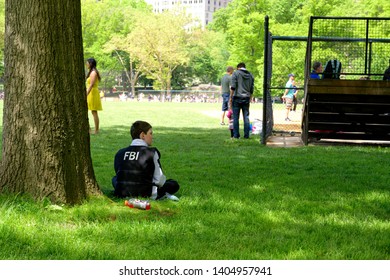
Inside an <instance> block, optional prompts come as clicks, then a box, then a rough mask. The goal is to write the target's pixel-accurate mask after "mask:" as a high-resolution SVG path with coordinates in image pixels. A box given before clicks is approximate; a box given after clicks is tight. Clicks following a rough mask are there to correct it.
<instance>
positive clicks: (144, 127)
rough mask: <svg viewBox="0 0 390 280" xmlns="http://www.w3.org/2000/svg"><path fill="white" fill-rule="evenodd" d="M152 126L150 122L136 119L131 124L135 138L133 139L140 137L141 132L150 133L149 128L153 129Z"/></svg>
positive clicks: (131, 130) (132, 135)
mask: <svg viewBox="0 0 390 280" xmlns="http://www.w3.org/2000/svg"><path fill="white" fill-rule="evenodd" d="M151 128H152V126H151V125H150V124H149V123H148V122H144V121H136V122H134V123H133V124H132V125H131V128H130V135H131V138H133V140H134V139H140V138H139V136H140V134H141V132H143V133H145V134H146V133H148V131H149V129H151Z"/></svg>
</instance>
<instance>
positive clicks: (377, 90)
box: [302, 79, 390, 145]
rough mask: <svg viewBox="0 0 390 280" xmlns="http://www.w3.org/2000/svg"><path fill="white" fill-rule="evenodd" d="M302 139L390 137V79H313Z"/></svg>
mask: <svg viewBox="0 0 390 280" xmlns="http://www.w3.org/2000/svg"><path fill="white" fill-rule="evenodd" d="M305 99H306V100H305V108H304V113H303V116H302V140H303V142H304V143H305V145H307V144H308V142H310V141H312V140H315V141H318V140H319V139H325V138H326V139H345V140H380V141H383V140H384V141H390V81H378V80H373V81H371V80H330V79H326V80H316V79H311V80H310V79H309V80H308V84H307V88H306V95H305Z"/></svg>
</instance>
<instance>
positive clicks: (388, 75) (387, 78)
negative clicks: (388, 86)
mask: <svg viewBox="0 0 390 280" xmlns="http://www.w3.org/2000/svg"><path fill="white" fill-rule="evenodd" d="M389 64H390V60H389ZM383 80H384V81H390V66H389V68H387V69H386V71H385V74H384V75H383Z"/></svg>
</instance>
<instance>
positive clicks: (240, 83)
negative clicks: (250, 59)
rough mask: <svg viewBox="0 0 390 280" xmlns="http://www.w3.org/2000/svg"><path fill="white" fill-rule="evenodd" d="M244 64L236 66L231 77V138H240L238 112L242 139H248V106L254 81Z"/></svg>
mask: <svg viewBox="0 0 390 280" xmlns="http://www.w3.org/2000/svg"><path fill="white" fill-rule="evenodd" d="M245 67H246V66H245V63H243V62H240V63H239V64H238V65H237V71H235V72H234V73H233V75H232V85H231V87H230V99H229V104H230V107H231V108H232V109H233V137H234V138H235V139H238V138H240V131H239V129H240V123H239V118H240V111H242V115H243V118H244V138H245V139H248V138H249V105H250V102H251V99H252V95H253V91H254V82H255V79H254V78H253V75H252V74H251V73H250V72H249V71H248V70H246V68H245Z"/></svg>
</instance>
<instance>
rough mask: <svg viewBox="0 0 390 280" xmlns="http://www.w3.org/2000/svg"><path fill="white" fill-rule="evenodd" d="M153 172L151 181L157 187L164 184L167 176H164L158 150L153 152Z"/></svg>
mask: <svg viewBox="0 0 390 280" xmlns="http://www.w3.org/2000/svg"><path fill="white" fill-rule="evenodd" d="M153 161H154V173H153V183H154V184H155V185H157V186H159V187H162V186H163V185H164V184H165V181H166V180H167V178H166V177H165V175H164V173H163V171H162V168H161V165H160V156H159V155H158V152H155V153H154V157H153Z"/></svg>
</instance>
